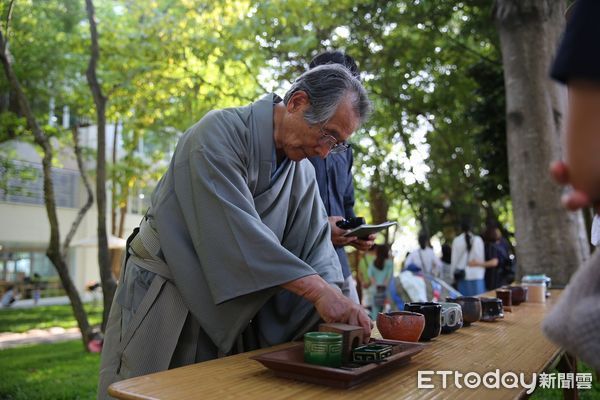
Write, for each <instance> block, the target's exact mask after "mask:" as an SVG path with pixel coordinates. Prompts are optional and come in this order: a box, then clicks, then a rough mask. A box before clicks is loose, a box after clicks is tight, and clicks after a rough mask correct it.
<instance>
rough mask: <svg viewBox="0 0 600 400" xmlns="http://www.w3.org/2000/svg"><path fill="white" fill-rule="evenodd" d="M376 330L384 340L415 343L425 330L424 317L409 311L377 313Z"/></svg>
mask: <svg viewBox="0 0 600 400" xmlns="http://www.w3.org/2000/svg"><path fill="white" fill-rule="evenodd" d="M377 329H378V330H379V333H381V336H382V337H383V338H384V339H390V340H401V341H404V342H416V341H418V340H419V337H421V333H423V329H425V317H424V316H423V314H419V313H415V312H410V311H395V312H389V313H379V314H378V315H377Z"/></svg>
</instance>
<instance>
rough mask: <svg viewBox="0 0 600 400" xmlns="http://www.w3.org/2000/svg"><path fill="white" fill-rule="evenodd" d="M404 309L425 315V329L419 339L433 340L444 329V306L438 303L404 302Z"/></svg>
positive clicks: (422, 340)
mask: <svg viewBox="0 0 600 400" xmlns="http://www.w3.org/2000/svg"><path fill="white" fill-rule="evenodd" d="M404 311H412V312H416V313H419V314H423V315H424V316H425V329H423V333H421V337H420V338H419V341H421V342H424V341H427V340H431V339H433V338H435V337H438V336H439V335H440V332H441V331H442V306H441V305H440V304H438V303H430V302H422V303H421V302H415V303H406V304H404Z"/></svg>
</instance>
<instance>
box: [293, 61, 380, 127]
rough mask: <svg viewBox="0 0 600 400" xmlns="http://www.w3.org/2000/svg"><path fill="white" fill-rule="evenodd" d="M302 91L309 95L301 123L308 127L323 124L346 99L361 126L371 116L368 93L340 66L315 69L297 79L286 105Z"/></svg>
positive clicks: (324, 66)
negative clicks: (303, 121) (348, 98)
mask: <svg viewBox="0 0 600 400" xmlns="http://www.w3.org/2000/svg"><path fill="white" fill-rule="evenodd" d="M298 91H303V92H305V93H306V94H307V95H308V99H309V100H310V106H309V108H308V109H307V110H306V113H305V114H304V119H305V120H306V122H308V123H309V124H310V125H315V124H322V123H324V122H326V121H328V120H329V119H331V117H333V114H335V111H336V110H337V108H338V106H339V104H340V103H341V101H342V100H343V99H345V97H346V95H350V96H352V97H351V99H352V108H353V110H354V112H355V113H356V115H357V116H358V117H359V119H360V123H361V124H362V123H363V122H364V121H366V119H367V118H368V117H369V114H370V113H371V102H370V101H369V97H368V95H367V91H366V90H365V88H364V87H363V85H362V84H361V83H360V81H359V80H358V79H356V77H354V76H352V74H351V73H350V71H348V68H346V67H345V66H343V65H339V64H326V65H320V66H318V67H315V68H313V69H311V70H308V71H306V72H305V73H303V74H302V75H300V76H299V77H298V78H297V79H296V80H295V81H294V83H292V87H291V88H290V90H288V91H287V93H286V94H285V96H284V98H283V103H284V104H286V105H287V103H288V101H289V100H290V98H291V97H292V95H293V94H294V93H296V92H298Z"/></svg>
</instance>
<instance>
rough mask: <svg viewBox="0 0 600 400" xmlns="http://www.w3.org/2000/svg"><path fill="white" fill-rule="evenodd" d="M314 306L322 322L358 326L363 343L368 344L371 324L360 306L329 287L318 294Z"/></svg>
mask: <svg viewBox="0 0 600 400" xmlns="http://www.w3.org/2000/svg"><path fill="white" fill-rule="evenodd" d="M314 304H315V308H316V309H317V312H318V313H319V315H320V316H321V318H323V321H325V322H341V323H345V324H348V325H355V326H360V327H362V328H363V343H368V342H369V338H370V337H371V328H372V325H373V323H372V321H371V319H370V318H369V316H368V315H367V312H366V311H365V309H364V308H363V307H362V306H361V305H360V304H356V303H354V302H353V301H351V300H350V299H348V298H347V297H346V296H344V295H343V294H342V292H341V291H339V290H337V289H336V288H334V287H331V286H329V287H328V288H327V290H322V291H321V292H320V293H319V294H318V297H317V299H316V301H315V302H314Z"/></svg>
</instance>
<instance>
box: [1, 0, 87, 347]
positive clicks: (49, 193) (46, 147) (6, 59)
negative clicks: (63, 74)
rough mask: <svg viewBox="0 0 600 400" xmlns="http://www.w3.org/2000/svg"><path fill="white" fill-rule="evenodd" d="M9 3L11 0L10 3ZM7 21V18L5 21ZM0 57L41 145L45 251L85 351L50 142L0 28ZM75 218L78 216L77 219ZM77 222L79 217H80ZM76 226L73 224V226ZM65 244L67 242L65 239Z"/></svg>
mask: <svg viewBox="0 0 600 400" xmlns="http://www.w3.org/2000/svg"><path fill="white" fill-rule="evenodd" d="M11 5H12V3H11ZM8 22H10V21H8ZM0 61H1V62H2V66H3V68H4V73H5V75H6V78H7V80H8V82H9V84H10V87H11V89H12V90H13V92H14V93H15V96H16V98H17V100H18V104H19V108H20V110H21V112H22V113H23V115H25V119H26V120H27V126H28V127H29V129H31V132H32V133H33V137H34V140H35V143H36V144H37V145H38V146H40V147H41V148H42V150H43V153H44V156H43V158H42V169H43V175H44V204H45V206H46V213H47V215H48V222H49V224H50V241H49V243H48V249H47V250H46V255H47V256H48V258H49V259H50V261H51V262H52V264H54V267H55V268H56V271H57V272H58V276H59V277H60V281H61V283H62V285H63V288H64V289H65V291H66V293H67V296H68V297H69V300H70V302H71V308H72V309H73V314H74V316H75V319H76V320H77V325H78V326H79V330H80V331H81V337H82V340H83V348H84V350H85V351H89V349H88V343H89V341H90V339H91V334H92V331H91V327H90V324H89V322H88V319H87V314H86V312H85V309H84V308H83V304H82V303H81V299H80V297H79V293H78V292H77V289H75V285H74V284H73V281H72V280H71V277H70V276H69V268H68V266H67V263H66V261H65V258H64V256H63V254H62V253H61V248H60V231H59V225H58V216H57V214H56V202H55V196H54V185H53V182H52V158H53V150H52V146H51V144H50V140H49V139H48V137H47V136H46V135H45V134H44V132H43V131H42V130H41V129H40V126H39V124H38V123H37V120H36V119H35V116H34V115H33V111H32V110H31V107H30V106H29V102H28V101H27V97H26V96H25V93H24V92H23V90H22V88H21V84H20V83H19V80H18V79H17V76H16V75H15V73H14V70H13V69H12V65H11V62H10V56H9V54H8V51H7V43H6V42H5V40H4V36H3V35H2V32H1V31H0ZM76 222H77V220H76ZM79 222H80V220H79ZM79 222H77V225H78V224H79ZM75 229H76V226H75ZM67 244H68V243H67Z"/></svg>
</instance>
